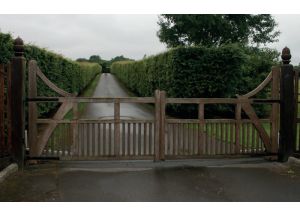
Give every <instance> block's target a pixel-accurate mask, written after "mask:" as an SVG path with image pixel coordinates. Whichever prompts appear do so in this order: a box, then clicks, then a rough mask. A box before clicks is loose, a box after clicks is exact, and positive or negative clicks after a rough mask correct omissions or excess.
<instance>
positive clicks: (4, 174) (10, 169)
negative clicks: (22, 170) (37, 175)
mask: <svg viewBox="0 0 300 216" xmlns="http://www.w3.org/2000/svg"><path fill="white" fill-rule="evenodd" d="M17 171H18V165H17V164H16V163H13V164H10V165H9V166H7V167H6V168H5V169H4V170H2V171H1V172H0V183H2V182H3V181H4V180H5V179H6V178H7V177H8V176H9V175H11V174H13V173H15V172H17Z"/></svg>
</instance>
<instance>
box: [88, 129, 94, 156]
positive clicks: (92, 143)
mask: <svg viewBox="0 0 300 216" xmlns="http://www.w3.org/2000/svg"><path fill="white" fill-rule="evenodd" d="M89 125H90V127H89V130H90V134H89V137H90V145H89V146H90V156H91V157H92V156H94V152H95V142H94V138H95V134H94V123H90V124H89Z"/></svg>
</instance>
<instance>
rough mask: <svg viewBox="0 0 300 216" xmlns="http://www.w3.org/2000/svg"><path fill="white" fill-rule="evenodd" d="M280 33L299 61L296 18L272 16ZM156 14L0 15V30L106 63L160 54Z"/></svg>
mask: <svg viewBox="0 0 300 216" xmlns="http://www.w3.org/2000/svg"><path fill="white" fill-rule="evenodd" d="M274 17H275V19H276V21H277V22H278V24H279V25H278V29H279V30H280V31H281V32H282V33H281V35H280V37H279V42H277V43H274V44H271V45H269V46H270V47H272V48H276V49H278V50H281V49H282V48H283V47H284V46H288V47H289V48H290V49H291V52H292V56H293V57H292V63H293V64H298V63H299V62H300V30H299V29H300V15H274ZM157 21H158V15H0V31H1V32H5V33H8V32H10V33H11V34H12V35H13V36H14V37H16V36H20V37H22V38H23V40H24V41H25V42H26V43H32V44H35V45H38V46H40V47H44V48H48V49H49V50H52V51H55V52H57V53H60V54H63V55H64V56H66V57H68V58H71V59H76V58H79V57H84V58H88V57H89V56H91V55H94V54H96V55H100V56H101V58H103V59H106V60H109V59H111V58H112V57H115V56H118V55H124V56H126V57H129V58H133V59H141V58H143V56H144V54H146V55H152V54H156V53H159V52H162V51H164V50H165V49H166V46H165V45H164V44H162V43H160V42H159V39H158V37H157V36H156V32H157V30H158V25H157Z"/></svg>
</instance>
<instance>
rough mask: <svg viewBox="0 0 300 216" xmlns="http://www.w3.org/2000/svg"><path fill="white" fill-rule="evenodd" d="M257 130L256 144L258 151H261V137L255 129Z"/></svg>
mask: <svg viewBox="0 0 300 216" xmlns="http://www.w3.org/2000/svg"><path fill="white" fill-rule="evenodd" d="M255 132H256V145H255V146H256V153H259V152H260V151H261V149H260V146H259V141H260V138H259V135H258V132H257V130H255Z"/></svg>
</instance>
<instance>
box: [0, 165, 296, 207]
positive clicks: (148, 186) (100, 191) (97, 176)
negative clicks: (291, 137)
mask: <svg viewBox="0 0 300 216" xmlns="http://www.w3.org/2000/svg"><path fill="white" fill-rule="evenodd" d="M256 160H257V159H256ZM256 160H252V161H251V160H250V161H247V160H245V161H244V162H243V160H242V159H239V160H234V159H231V160H210V161H207V160H202V161H201V160H195V161H176V162H172V161H171V162H164V163H153V162H151V161H143V162H142V161H137V162H130V161H128V162H107V161H106V162H57V163H51V164H41V165H35V166H31V167H29V168H27V169H26V170H25V171H23V172H19V173H16V174H14V175H13V176H10V177H9V178H8V179H7V180H6V181H5V182H3V183H2V184H0V201H116V202H118V201H300V167H288V166H287V165H282V164H279V163H265V162H263V161H259V160H258V161H256Z"/></svg>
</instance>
